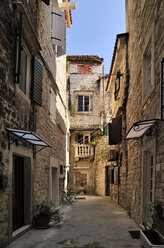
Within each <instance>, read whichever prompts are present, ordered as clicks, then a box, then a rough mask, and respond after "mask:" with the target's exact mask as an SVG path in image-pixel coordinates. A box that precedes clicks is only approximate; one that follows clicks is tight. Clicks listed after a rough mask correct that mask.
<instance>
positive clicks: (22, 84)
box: [16, 42, 31, 97]
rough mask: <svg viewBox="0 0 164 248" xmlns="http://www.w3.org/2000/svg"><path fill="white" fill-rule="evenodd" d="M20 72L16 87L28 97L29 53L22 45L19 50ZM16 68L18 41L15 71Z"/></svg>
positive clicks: (29, 86)
mask: <svg viewBox="0 0 164 248" xmlns="http://www.w3.org/2000/svg"><path fill="white" fill-rule="evenodd" d="M20 57H21V58H20V61H21V63H20V74H19V81H18V87H19V89H20V90H21V91H22V92H23V93H24V94H25V95H26V96H28V97H30V89H31V54H30V52H29V51H28V49H27V47H26V46H25V45H24V46H23V47H22V49H21V52H20ZM17 70H18V42H17V57H16V72H17Z"/></svg>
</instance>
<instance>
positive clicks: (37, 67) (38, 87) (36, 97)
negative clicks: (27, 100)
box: [31, 57, 43, 106]
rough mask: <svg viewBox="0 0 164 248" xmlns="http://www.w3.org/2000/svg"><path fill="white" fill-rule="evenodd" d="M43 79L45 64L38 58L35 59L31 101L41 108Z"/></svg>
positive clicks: (33, 60) (33, 61)
mask: <svg viewBox="0 0 164 248" xmlns="http://www.w3.org/2000/svg"><path fill="white" fill-rule="evenodd" d="M42 78H43V64H42V62H41V61H40V60H39V59H38V58H37V57H33V59H32V90H31V99H32V101H33V102H35V103H37V104H38V105H40V106H41V105H42Z"/></svg>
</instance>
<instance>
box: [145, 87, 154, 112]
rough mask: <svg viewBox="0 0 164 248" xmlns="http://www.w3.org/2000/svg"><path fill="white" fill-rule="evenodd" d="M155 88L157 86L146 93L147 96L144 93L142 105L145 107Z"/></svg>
mask: <svg viewBox="0 0 164 248" xmlns="http://www.w3.org/2000/svg"><path fill="white" fill-rule="evenodd" d="M154 88H155V87H154V86H152V88H151V89H150V90H149V91H148V93H147V94H146V96H145V97H144V96H143V95H142V107H144V105H146V103H147V101H148V100H149V98H150V96H151V94H152V92H153V90H154Z"/></svg>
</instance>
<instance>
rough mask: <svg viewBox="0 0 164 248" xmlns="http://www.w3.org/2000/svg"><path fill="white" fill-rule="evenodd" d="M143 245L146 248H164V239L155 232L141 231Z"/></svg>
mask: <svg viewBox="0 0 164 248" xmlns="http://www.w3.org/2000/svg"><path fill="white" fill-rule="evenodd" d="M140 237H141V243H142V246H143V247H144V248H164V237H163V236H162V235H161V234H160V233H159V232H158V231H155V230H140Z"/></svg>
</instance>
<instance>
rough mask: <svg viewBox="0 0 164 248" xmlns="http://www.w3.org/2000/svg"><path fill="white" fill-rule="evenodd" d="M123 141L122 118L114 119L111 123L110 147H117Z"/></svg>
mask: <svg viewBox="0 0 164 248" xmlns="http://www.w3.org/2000/svg"><path fill="white" fill-rule="evenodd" d="M121 140H122V120H121V117H119V118H114V119H112V123H109V145H117V144H119V143H120V142H121Z"/></svg>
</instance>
